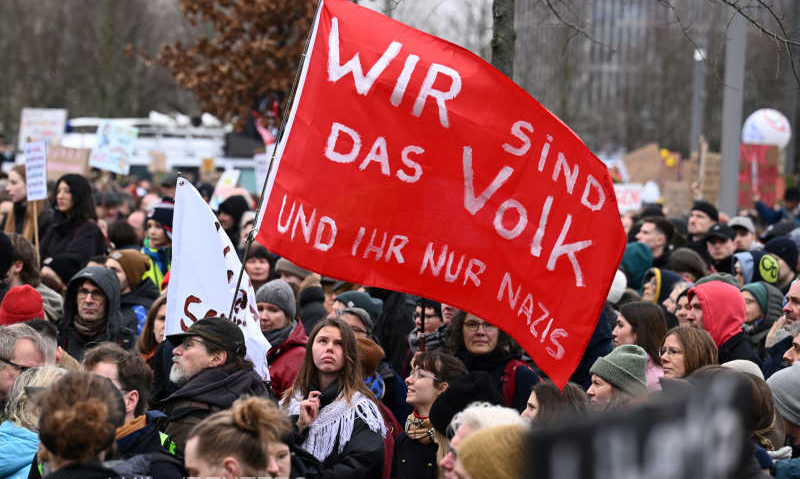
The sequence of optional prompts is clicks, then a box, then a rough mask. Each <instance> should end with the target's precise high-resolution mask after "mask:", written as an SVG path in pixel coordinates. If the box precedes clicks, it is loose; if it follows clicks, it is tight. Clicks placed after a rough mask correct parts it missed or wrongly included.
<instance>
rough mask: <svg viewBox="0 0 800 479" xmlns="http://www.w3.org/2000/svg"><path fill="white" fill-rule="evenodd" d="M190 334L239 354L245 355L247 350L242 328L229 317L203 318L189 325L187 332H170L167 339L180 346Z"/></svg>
mask: <svg viewBox="0 0 800 479" xmlns="http://www.w3.org/2000/svg"><path fill="white" fill-rule="evenodd" d="M190 336H197V337H200V338H203V339H205V340H206V341H208V342H209V343H213V344H214V345H216V346H219V347H221V348H222V349H224V350H225V351H230V352H232V353H234V354H236V355H238V356H242V357H244V355H245V354H246V352H247V347H246V346H245V343H244V334H243V333H242V330H241V329H239V326H237V325H235V324H234V323H233V322H232V321H230V320H228V319H227V318H203V319H201V320H199V321H197V322H195V323H194V324H193V325H191V326H189V329H187V330H186V332H185V333H178V334H170V335H169V336H167V340H168V341H169V342H170V343H172V345H173V346H178V345H179V344H181V343H182V342H183V340H184V339H185V338H187V337H190Z"/></svg>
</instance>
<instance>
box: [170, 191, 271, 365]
mask: <svg viewBox="0 0 800 479" xmlns="http://www.w3.org/2000/svg"><path fill="white" fill-rule="evenodd" d="M174 216H175V217H174V220H173V234H172V267H171V269H170V280H169V296H168V298H167V319H166V322H165V330H166V334H167V335H170V334H178V333H182V332H185V331H186V330H187V329H188V328H189V326H191V325H192V324H194V322H195V321H197V320H198V319H203V318H207V317H211V316H216V317H219V316H223V317H228V313H229V312H230V308H231V304H234V303H233V299H234V295H235V297H236V304H235V305H234V308H233V316H232V317H230V318H228V319H230V320H231V321H233V322H234V323H236V324H237V325H239V327H240V328H241V329H242V333H244V338H245V345H246V346H247V358H248V359H250V360H251V361H252V362H253V364H254V365H255V370H256V372H257V373H258V374H259V375H261V377H263V378H264V379H265V380H266V379H269V369H268V364H267V351H269V348H270V345H269V341H267V338H265V337H264V335H263V334H262V333H261V327H260V323H259V320H258V309H257V308H256V295H255V292H254V291H253V285H252V283H251V282H250V278H249V277H248V276H247V273H244V276H243V277H242V284H241V286H240V288H239V291H236V282H237V280H238V275H239V271H240V270H241V269H242V263H241V261H239V257H238V256H237V255H236V249H235V248H234V247H233V244H232V243H231V240H230V239H229V238H228V235H227V234H226V233H225V230H223V229H222V228H221V227H220V225H219V222H217V218H216V216H214V213H213V212H212V211H211V209H210V208H209V207H208V204H207V203H206V202H205V201H204V200H203V197H202V196H200V193H198V192H197V190H196V189H195V188H194V186H192V184H191V183H189V182H188V181H186V180H184V179H183V178H180V179H179V180H178V188H177V190H176V193H175V215H174Z"/></svg>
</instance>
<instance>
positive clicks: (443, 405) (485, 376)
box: [429, 371, 505, 435]
mask: <svg viewBox="0 0 800 479" xmlns="http://www.w3.org/2000/svg"><path fill="white" fill-rule="evenodd" d="M476 401H483V402H488V403H491V404H496V405H498V406H502V405H504V404H505V403H504V402H503V397H502V396H500V393H499V392H498V391H497V390H496V389H495V387H494V384H492V377H491V376H489V373H487V372H486V371H470V372H468V373H467V374H465V375H463V376H461V377H459V378H458V379H456V380H455V381H453V382H452V383H451V384H450V386H448V387H447V389H445V391H444V392H443V393H442V394H440V395H439V397H437V398H436V401H434V402H433V405H432V406H431V411H430V413H429V415H430V419H431V423H433V427H434V428H436V430H437V431H439V432H440V433H442V434H445V435H446V434H447V426H449V425H450V421H452V420H453V416H455V415H456V414H458V413H460V412H461V411H463V410H464V409H466V407H467V406H469V405H470V404H472V403H474V402H476Z"/></svg>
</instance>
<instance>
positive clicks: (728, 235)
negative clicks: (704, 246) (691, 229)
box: [703, 223, 736, 242]
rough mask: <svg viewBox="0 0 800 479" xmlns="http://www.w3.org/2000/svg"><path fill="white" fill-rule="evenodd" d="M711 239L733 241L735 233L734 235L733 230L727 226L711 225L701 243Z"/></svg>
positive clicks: (720, 224)
mask: <svg viewBox="0 0 800 479" xmlns="http://www.w3.org/2000/svg"><path fill="white" fill-rule="evenodd" d="M711 238H722V239H724V240H733V239H734V238H736V233H734V231H733V228H731V227H730V226H728V225H724V224H722V223H717V224H715V225H713V226H712V227H711V228H709V229H708V233H706V236H705V237H704V238H703V241H704V242H706V241H708V240H710V239H711Z"/></svg>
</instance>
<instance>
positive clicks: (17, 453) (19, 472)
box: [0, 421, 39, 479]
mask: <svg viewBox="0 0 800 479" xmlns="http://www.w3.org/2000/svg"><path fill="white" fill-rule="evenodd" d="M38 447H39V435H38V434H36V433H35V432H33V431H29V430H28V429H25V428H24V427H20V426H17V425H16V424H13V423H12V422H10V421H5V422H3V424H0V479H25V478H27V477H28V470H29V469H30V468H31V462H32V461H33V456H34V455H35V454H36V449H37V448H38Z"/></svg>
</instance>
